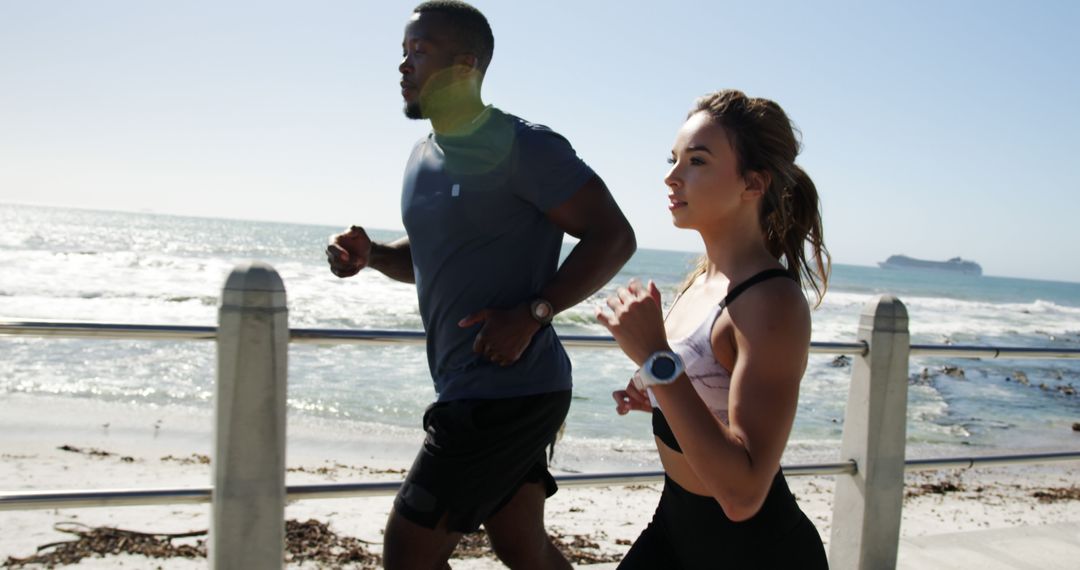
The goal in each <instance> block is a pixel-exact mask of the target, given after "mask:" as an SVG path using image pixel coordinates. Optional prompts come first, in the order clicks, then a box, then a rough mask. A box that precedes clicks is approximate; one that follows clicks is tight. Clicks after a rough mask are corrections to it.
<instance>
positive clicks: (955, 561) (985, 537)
mask: <svg viewBox="0 0 1080 570" xmlns="http://www.w3.org/2000/svg"><path fill="white" fill-rule="evenodd" d="M896 567H897V568H898V569H901V570H916V569H918V570H952V569H957V570H960V569H968V568H974V569H976V570H1004V569H1009V570H1012V569H1029V568H1030V569H1031V570H1053V569H1058V568H1061V569H1066V568H1068V569H1080V522H1077V523H1059V524H1052V525H1042V526H1019V527H1013V528H1001V529H991V530H978V531H968V532H956V533H951V534H935V535H931V536H920V537H915V538H905V539H901V540H900V552H899V556H898V560H897V565H896Z"/></svg>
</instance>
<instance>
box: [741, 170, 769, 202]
mask: <svg viewBox="0 0 1080 570" xmlns="http://www.w3.org/2000/svg"><path fill="white" fill-rule="evenodd" d="M743 180H744V181H745V182H746V190H745V191H744V192H743V196H744V197H746V198H760V197H762V196H764V195H765V191H766V190H768V189H769V184H772V176H771V175H770V174H769V173H768V172H766V171H763V170H748V171H747V172H746V176H744V177H743Z"/></svg>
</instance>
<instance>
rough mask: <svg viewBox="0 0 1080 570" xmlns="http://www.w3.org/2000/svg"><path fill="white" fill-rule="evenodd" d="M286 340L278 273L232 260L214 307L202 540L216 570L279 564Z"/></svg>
mask: <svg viewBox="0 0 1080 570" xmlns="http://www.w3.org/2000/svg"><path fill="white" fill-rule="evenodd" d="M288 343H289V327H288V314H287V309H286V306H285V286H284V284H283V283H282V282H281V278H280V277H279V276H278V274H277V272H276V271H274V268H272V267H270V266H269V265H266V264H264V263H258V262H254V263H251V264H250V265H247V266H243V265H242V266H237V267H236V268H235V269H233V271H232V273H231V274H229V278H228V279H227V280H226V281H225V289H224V291H222V295H221V307H220V309H219V311H218V333H217V349H218V376H217V392H216V395H215V400H216V403H215V416H216V417H215V426H216V427H215V432H214V454H213V458H212V465H213V472H214V491H213V506H212V520H211V527H210V545H209V549H210V552H209V558H210V565H211V567H212V568H215V569H216V570H232V569H248V568H281V567H282V566H283V565H284V554H285V553H284V547H285V383H286V355H287V353H288V346H289V344H288Z"/></svg>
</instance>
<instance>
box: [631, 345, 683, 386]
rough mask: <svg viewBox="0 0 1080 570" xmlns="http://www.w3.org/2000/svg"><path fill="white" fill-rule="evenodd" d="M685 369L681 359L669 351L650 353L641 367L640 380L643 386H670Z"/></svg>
mask: <svg viewBox="0 0 1080 570" xmlns="http://www.w3.org/2000/svg"><path fill="white" fill-rule="evenodd" d="M684 370H686V368H685V367H684V366H683V361H682V358H681V357H679V355H678V354H675V353H674V352H671V351H670V350H658V351H656V352H654V353H652V355H651V356H649V358H647V359H645V363H644V364H642V365H641V370H639V371H638V372H639V373H640V374H641V379H642V380H643V381H644V384H645V386H655V385H657V384H661V385H662V384H671V383H672V382H674V381H675V379H676V378H678V377H679V376H680V375H681V374H682V373H683V371H684Z"/></svg>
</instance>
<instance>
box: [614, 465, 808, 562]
mask: <svg viewBox="0 0 1080 570" xmlns="http://www.w3.org/2000/svg"><path fill="white" fill-rule="evenodd" d="M828 567H829V563H828V561H827V560H826V558H825V548H824V546H822V544H821V536H820V535H818V532H817V529H816V528H814V525H813V523H811V522H810V519H808V518H807V517H806V515H805V514H804V513H803V512H802V510H801V509H799V506H798V504H796V503H795V497H794V496H793V495H792V494H791V491H790V490H788V486H787V481H785V480H784V475H783V474H782V473H780V472H777V474H776V477H775V478H774V479H773V484H772V488H770V489H769V495H768V496H767V497H766V499H765V503H764V504H763V505H762V507H761V510H760V511H758V513H757V514H756V515H754V516H753V517H751V518H750V519H747V520H745V521H741V522H735V521H732V520H731V519H729V518H727V515H725V514H724V510H723V509H721V508H720V504H719V503H717V502H716V500H715V499H713V498H712V497H703V496H701V495H695V494H694V493H691V492H689V491H687V490H686V489H683V488H682V487H680V486H679V485H678V484H677V483H675V481H672V480H671V479H670V478H667V477H665V478H664V492H663V494H662V495H661V496H660V505H659V506H658V507H657V508H656V514H654V515H653V519H652V522H650V523H649V526H648V527H646V528H645V530H644V531H643V532H642V533H641V536H639V537H638V538H637V540H636V541H634V545H633V546H632V547H630V552H628V553H627V554H626V558H624V559H623V561H622V563H621V564H619V568H620V569H624V570H633V569H638V568H665V569H667V568H671V569H686V570H690V569H694V568H740V569H741V568H768V569H774V568H776V569H782V568H798V569H800V570H802V569H806V570H816V569H819V568H826V569H827V568H828Z"/></svg>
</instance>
